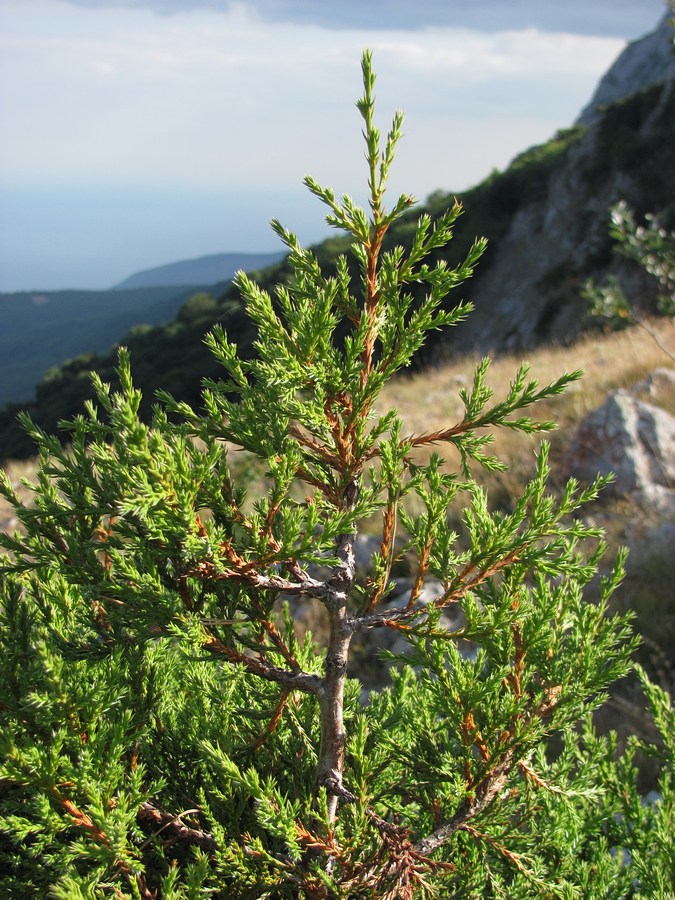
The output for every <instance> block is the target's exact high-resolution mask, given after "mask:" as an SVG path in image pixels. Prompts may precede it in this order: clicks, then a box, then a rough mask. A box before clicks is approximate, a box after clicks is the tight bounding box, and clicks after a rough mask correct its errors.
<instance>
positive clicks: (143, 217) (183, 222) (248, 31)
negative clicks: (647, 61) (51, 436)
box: [0, 0, 665, 291]
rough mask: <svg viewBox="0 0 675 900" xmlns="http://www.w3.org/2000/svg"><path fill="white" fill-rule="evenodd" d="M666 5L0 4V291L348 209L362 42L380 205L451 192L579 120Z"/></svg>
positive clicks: (175, 254)
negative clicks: (408, 195)
mask: <svg viewBox="0 0 675 900" xmlns="http://www.w3.org/2000/svg"><path fill="white" fill-rule="evenodd" d="M664 10H665V6H664V4H663V3H662V2H661V0H593V2H588V0H565V2H557V3H552V2H548V0H513V2H507V0H473V2H471V3H467V2H465V0H463V2H459V0H416V2H415V3H411V2H410V0H370V2H364V0H340V2H319V0H250V2H229V0H191V2H190V0H0V128H1V129H2V134H3V140H2V143H1V144H0V290H4V291H9V290H23V289H26V290H32V289H37V288H40V289H43V290H47V289H57V288H70V287H83V288H96V287H108V286H110V285H112V284H115V283H117V282H120V281H122V280H123V279H124V278H125V277H126V276H127V275H129V274H130V273H131V272H133V271H136V270H139V269H144V268H150V267H153V266H157V265H161V264H164V263H167V262H171V261H173V260H178V259H186V258H190V257H196V256H204V255H206V254H210V253H220V252H225V251H240V252H245V251H250V252H266V251H273V250H276V249H278V241H277V239H276V238H275V236H274V235H273V234H272V232H271V231H270V229H269V227H268V224H267V223H268V221H269V219H270V218H271V217H272V216H276V217H278V218H280V219H281V220H282V221H283V222H284V223H285V224H287V225H288V226H289V227H291V228H293V229H294V230H295V231H297V232H298V234H299V235H300V237H301V238H302V239H303V240H304V241H306V242H307V241H313V240H317V239H320V238H321V237H322V236H323V235H324V234H325V233H326V231H327V229H326V226H325V225H324V224H323V218H322V211H321V208H320V206H319V204H318V202H317V201H315V200H313V199H312V198H311V197H309V196H308V195H307V192H306V191H305V190H304V188H302V186H301V179H302V177H303V175H305V174H307V173H311V174H313V175H315V176H316V177H317V178H318V179H319V180H320V181H322V182H324V183H326V184H330V185H331V186H334V187H335V188H336V189H337V190H339V191H348V192H352V193H354V194H356V196H357V198H360V196H361V191H362V188H361V185H362V184H363V182H364V173H363V166H362V150H361V147H360V126H359V121H358V117H357V113H356V111H355V109H354V105H353V101H354V100H355V98H356V96H357V95H358V92H359V90H360V72H359V65H358V61H359V56H360V53H361V50H362V48H363V47H366V46H368V47H371V48H372V49H373V51H374V55H375V64H376V69H377V71H378V75H379V80H378V92H377V93H378V100H379V111H380V118H381V121H382V124H383V126H385V127H386V124H387V121H388V119H389V117H390V114H391V112H392V111H393V109H394V108H397V107H402V108H403V109H404V110H405V112H406V115H407V119H406V132H407V135H408V136H407V137H406V139H405V140H404V142H403V144H402V146H401V150H400V154H399V159H398V166H397V168H396V170H395V177H394V184H393V186H392V189H393V190H394V191H396V190H405V191H412V192H413V193H414V194H415V195H416V196H418V197H420V198H423V197H424V196H426V195H427V194H428V193H429V192H431V191H433V190H435V189H437V188H441V189H445V190H462V189H464V188H466V187H467V186H469V185H470V184H473V183H476V182H477V181H479V180H480V179H481V178H483V177H485V175H487V174H488V173H489V172H490V171H491V170H492V169H493V168H494V167H499V168H503V167H504V166H505V165H506V164H507V163H508V162H509V160H510V159H511V158H512V157H513V156H514V155H515V154H516V153H518V152H520V151H521V150H523V149H525V148H526V147H528V146H529V145H531V144H533V143H537V142H541V141H543V140H546V139H547V138H548V137H550V136H551V134H553V132H554V131H555V130H556V129H557V128H560V127H565V126H567V125H569V124H571V122H572V121H573V120H574V119H575V118H576V116H577V114H578V113H579V111H580V109H581V108H582V107H583V106H584V105H585V103H586V102H587V101H588V99H589V97H590V95H591V94H592V92H593V89H594V88H595V85H596V83H597V81H598V80H599V78H600V77H601V75H602V74H603V73H604V72H605V71H606V69H607V68H608V67H609V65H610V64H611V63H612V61H613V60H614V59H615V58H616V56H617V55H618V53H619V52H620V51H621V50H622V49H623V47H624V46H625V43H626V41H628V40H633V39H635V38H638V37H641V36H642V35H643V34H645V33H646V32H648V31H650V30H652V29H653V28H654V27H655V26H656V24H657V21H658V20H659V18H660V17H661V15H662V14H663V12H664Z"/></svg>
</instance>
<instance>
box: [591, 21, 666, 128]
mask: <svg viewBox="0 0 675 900" xmlns="http://www.w3.org/2000/svg"><path fill="white" fill-rule="evenodd" d="M672 18H673V16H672V14H671V13H666V15H665V16H664V17H663V19H662V20H661V23H660V25H659V27H658V28H657V29H656V31H654V32H652V33H651V34H648V35H646V36H645V37H643V38H641V39H640V40H638V41H633V42H632V43H630V44H629V45H628V46H627V47H626V49H625V50H624V51H623V53H621V55H620V56H619V57H618V59H617V60H616V62H615V63H614V65H613V66H612V67H611V68H610V69H609V71H608V72H607V74H606V75H605V76H604V77H603V78H602V80H601V81H600V84H599V85H598V87H597V89H596V91H595V93H594V94H593V97H592V99H591V102H590V103H589V104H588V106H586V107H585V109H584V110H583V111H582V113H581V115H580V116H579V118H578V119H577V124H579V125H590V124H592V123H593V122H596V121H597V120H598V119H599V118H600V115H601V110H602V109H603V107H606V106H609V104H610V103H616V101H617V100H622V99H623V98H624V97H628V96H630V95H631V94H634V93H635V92H636V91H642V90H644V89H645V88H648V87H651V86H652V85H654V84H656V83H657V82H660V81H666V80H667V79H669V78H675V52H673V37H674V33H673V26H672V24H671V22H672Z"/></svg>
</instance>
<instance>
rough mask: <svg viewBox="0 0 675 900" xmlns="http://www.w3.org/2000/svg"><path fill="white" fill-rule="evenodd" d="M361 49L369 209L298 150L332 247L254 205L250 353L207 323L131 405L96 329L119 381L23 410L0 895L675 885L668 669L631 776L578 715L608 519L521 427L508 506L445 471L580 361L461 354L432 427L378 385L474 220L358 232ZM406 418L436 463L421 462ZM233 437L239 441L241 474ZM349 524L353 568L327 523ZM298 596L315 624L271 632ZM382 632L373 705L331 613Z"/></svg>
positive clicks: (628, 644) (608, 892)
mask: <svg viewBox="0 0 675 900" xmlns="http://www.w3.org/2000/svg"><path fill="white" fill-rule="evenodd" d="M363 76H364V96H363V98H362V99H361V100H360V101H359V103H358V109H359V111H360V113H361V116H362V117H363V121H364V135H365V140H366V148H367V150H366V156H367V163H368V184H369V190H370V209H369V211H368V212H364V211H362V210H360V209H358V208H357V207H356V206H355V205H354V203H353V202H352V200H351V199H350V198H349V197H347V196H344V197H342V198H340V199H337V198H336V197H335V195H334V194H333V192H332V191H330V190H328V189H325V188H322V187H320V186H319V185H317V184H316V183H315V182H314V181H312V180H311V179H307V186H308V187H309V189H310V190H311V191H312V192H313V193H314V194H316V195H317V197H319V199H320V200H321V201H323V202H324V203H325V204H326V205H327V206H328V209H329V215H328V219H329V221H330V222H331V223H332V224H333V225H335V227H336V228H339V229H341V230H342V231H345V232H347V233H348V235H349V236H350V237H351V239H352V246H351V253H352V254H353V259H352V260H351V261H350V262H348V260H347V259H341V260H340V261H339V263H338V265H337V268H336V270H335V272H333V273H332V274H328V275H327V274H325V273H323V272H322V271H321V269H320V267H319V265H318V263H317V260H316V259H315V257H314V255H313V254H312V253H311V252H310V251H308V250H305V249H303V248H302V247H301V246H300V245H299V244H298V241H297V240H296V238H295V236H294V235H292V234H290V233H289V232H288V231H286V230H285V229H284V228H283V227H282V226H281V225H279V224H278V223H274V228H275V230H276V232H277V233H278V235H279V236H280V238H281V239H282V241H283V242H284V243H285V245H286V246H287V247H288V251H289V254H290V261H291V263H292V268H293V272H294V276H293V278H292V279H291V280H290V281H289V282H288V283H287V284H284V285H281V286H279V288H278V289H277V291H276V293H275V295H274V296H273V297H272V296H270V295H269V294H268V293H266V292H265V291H263V290H261V289H260V288H259V287H258V286H257V285H256V284H255V283H253V282H252V281H250V280H249V279H248V278H247V277H246V276H244V275H241V276H240V277H239V288H240V290H241V292H242V295H243V296H244V298H245V300H246V304H247V308H248V315H249V316H250V318H251V320H252V322H253V323H254V325H255V327H256V328H257V334H258V337H257V343H256V355H255V357H254V358H253V359H250V360H246V361H244V360H242V359H240V358H239V357H238V355H237V348H236V346H234V345H233V344H232V343H231V342H230V340H229V339H228V336H227V334H226V333H225V332H224V331H223V330H219V329H216V330H215V331H214V332H213V333H212V334H211V335H209V337H208V338H207V343H208V345H209V347H210V348H211V350H212V352H213V353H214V354H215V356H216V357H217V359H218V360H219V362H220V364H221V365H222V368H223V372H224V375H223V378H222V380H218V381H215V380H214V381H211V382H209V383H207V384H206V385H205V389H204V394H203V398H204V407H203V410H202V411H195V410H193V409H192V408H190V407H189V406H187V405H185V404H182V403H178V402H175V401H173V400H172V398H171V397H170V396H168V395H163V396H161V397H160V398H159V402H158V405H157V406H156V408H155V412H154V417H153V420H152V422H151V424H150V425H146V424H144V423H143V422H142V421H141V420H140V419H139V417H138V409H139V402H140V394H139V392H138V391H137V390H135V389H134V386H133V383H132V379H131V374H130V364H129V359H128V356H127V354H126V353H125V352H124V351H122V352H121V353H120V357H119V382H120V385H119V389H117V390H113V389H112V388H111V386H110V385H107V384H104V383H102V382H101V380H100V379H98V378H97V377H96V376H93V377H94V385H95V388H96V394H97V398H98V401H97V403H92V404H90V405H89V406H87V408H86V411H85V412H84V413H83V414H82V415H81V416H79V417H78V418H76V419H75V420H74V421H73V422H71V423H70V425H69V428H70V435H71V443H70V446H69V448H68V449H66V450H64V449H62V447H61V446H60V445H59V443H58V441H57V440H56V439H55V438H53V437H50V436H49V435H47V434H45V433H43V432H42V431H40V430H39V429H38V428H37V427H35V426H34V425H32V424H31V422H30V421H29V420H28V419H25V421H24V424H25V427H26V428H27V429H28V431H29V432H30V433H31V435H32V437H33V438H34V440H35V442H36V444H37V446H38V447H39V452H40V456H41V469H40V471H39V474H38V476H37V483H36V484H35V485H34V487H33V503H32V504H30V505H23V504H22V503H21V502H20V501H19V499H18V498H17V497H16V496H15V495H14V492H13V489H12V486H11V484H10V483H9V481H8V480H7V479H6V478H5V480H4V482H3V483H2V486H1V490H2V492H3V494H4V495H5V496H7V497H9V498H10V499H11V500H12V502H13V503H14V505H15V507H16V515H17V517H18V519H19V521H20V524H21V529H20V531H17V533H15V534H14V535H12V536H9V535H5V536H2V538H1V542H2V546H3V547H4V549H5V551H6V552H5V554H4V555H3V556H2V557H1V558H0V576H1V579H2V606H1V610H0V642H1V644H2V649H1V652H0V683H1V684H2V693H1V695H0V722H1V725H2V730H1V737H0V809H1V811H2V819H1V821H0V895H1V896H2V897H9V898H22V897H53V898H61V900H79V898H82V900H84V898H87V900H89V898H102V897H111V898H125V897H128V898H154V897H158V898H164V900H178V898H197V897H215V898H222V900H229V898H251V900H258V898H265V897H267V898H284V897H286V898H300V897H302V898H339V897H343V898H378V900H382V898H384V900H387V898H390V900H394V898H413V897H458V898H485V897H487V898H490V897H495V898H498V897H499V898H502V897H503V898H520V897H523V898H524V897H533V896H542V897H561V898H573V897H579V898H599V897H602V898H613V897H616V898H619V897H656V896H663V897H666V896H669V894H668V891H669V890H671V889H672V883H673V875H674V865H675V863H674V860H673V840H672V833H673V829H672V825H673V823H672V817H673V803H674V800H673V785H672V769H673V757H674V754H675V727H674V724H673V714H672V710H671V708H670V706H669V702H668V698H667V697H666V696H665V695H664V694H663V692H661V691H660V690H659V689H658V688H657V687H655V686H653V685H651V684H650V683H649V682H647V681H646V679H644V683H645V690H646V693H647V696H648V698H649V700H650V703H651V706H652V709H653V711H654V717H655V722H656V725H657V726H658V729H659V731H660V734H661V737H660V739H659V741H658V742H657V743H656V744H655V745H654V746H650V747H648V748H646V749H647V750H648V752H649V753H651V754H653V755H654V756H655V757H657V759H658V761H659V765H660V771H661V773H662V774H661V781H660V784H659V794H660V798H661V799H660V800H658V801H657V802H655V803H652V804H647V803H645V802H643V800H642V799H641V797H640V794H639V792H638V789H637V786H636V785H637V780H636V778H637V776H636V771H637V763H636V759H635V756H636V754H637V753H638V751H639V750H641V749H642V751H644V749H645V748H640V747H639V746H638V744H637V742H633V743H631V744H630V746H629V748H628V750H627V751H626V752H624V753H623V755H621V756H619V755H617V752H616V747H615V743H614V739H613V738H612V737H599V736H598V735H597V734H596V733H595V732H594V730H593V726H592V724H591V721H590V715H591V713H592V711H593V710H594V709H595V708H596V707H597V706H598V705H599V704H600V703H601V702H602V701H603V699H604V698H605V696H606V692H607V690H608V688H609V686H610V685H611V684H612V682H614V681H615V680H616V679H617V678H619V677H620V676H622V675H624V674H625V673H626V672H627V671H628V669H629V667H630V662H629V655H630V651H631V649H632V646H633V642H632V639H631V637H630V634H629V629H628V626H627V623H626V621H625V619H623V618H621V617H617V616H612V615H610V614H608V604H609V600H610V597H611V595H612V592H613V591H614V589H615V588H616V587H617V585H618V583H619V582H620V580H621V576H622V567H621V563H622V560H621V559H620V560H619V561H618V563H617V564H616V566H615V567H614V569H613V570H611V571H607V570H606V569H605V575H604V576H603V577H602V578H599V577H598V576H597V572H598V566H599V561H600V557H601V554H602V550H603V547H602V541H601V535H600V534H599V533H598V532H597V531H596V530H595V529H594V528H591V527H589V526H587V525H586V524H584V523H583V520H582V519H581V518H580V517H579V516H578V510H579V508H580V507H582V506H583V505H584V504H585V503H587V502H588V501H590V500H592V499H593V498H594V497H595V496H596V494H597V491H598V490H599V488H600V487H601V486H602V481H601V480H598V482H597V483H596V484H594V485H593V486H592V487H591V488H589V489H587V490H580V489H579V488H578V486H577V485H576V484H575V483H574V482H570V483H569V484H568V485H567V487H566V488H565V489H564V490H563V491H562V492H559V493H558V494H557V495H556V496H554V495H552V494H550V493H548V492H547V477H548V472H549V468H548V461H547V447H546V445H545V444H544V445H543V446H542V447H541V449H540V450H539V452H538V457H537V460H538V461H537V470H536V475H535V476H534V478H533V480H532V482H531V484H529V485H528V486H527V488H526V490H525V492H524V493H523V496H522V497H518V498H514V502H513V507H512V509H511V511H509V512H508V513H504V512H493V511H491V509H490V506H489V505H488V498H487V497H486V496H485V494H484V492H483V491H482V490H481V489H480V488H479V487H478V486H477V484H476V483H475V481H474V480H473V478H472V471H473V470H474V469H475V468H476V467H481V466H482V467H486V468H489V469H495V468H498V467H500V466H501V463H500V462H499V460H497V459H496V458H494V457H493V456H491V455H489V452H488V451H489V446H488V445H489V441H490V434H491V431H492V430H493V429H495V428H498V427H507V428H511V429H515V430H518V431H522V432H524V433H525V434H531V433H537V432H541V431H545V430H546V429H548V428H550V427H552V426H551V424H550V423H541V422H539V423H537V422H535V421H534V420H532V419H530V418H529V417H528V415H527V412H526V411H527V409H528V408H529V407H530V406H532V405H533V404H534V403H536V402H537V401H538V400H540V399H543V398H547V397H550V396H552V395H554V394H557V393H559V392H560V391H562V390H563V389H564V388H565V386H566V385H567V384H568V383H569V382H570V381H572V380H574V379H575V378H577V377H578V376H579V373H573V374H571V375H564V376H562V377H561V378H560V379H559V380H558V381H556V382H555V383H553V384H550V385H547V386H544V387H540V386H538V385H537V384H536V383H535V382H533V381H531V380H529V379H528V375H527V368H526V367H522V368H521V369H520V370H519V372H518V373H517V374H516V376H515V377H514V379H513V382H512V384H511V387H510V390H509V391H508V394H507V396H506V397H504V398H501V399H496V400H493V398H492V393H491V391H490V389H489V388H488V386H487V376H488V361H487V360H486V361H485V362H483V363H482V364H481V365H480V366H479V367H478V368H477V370H476V374H475V379H474V383H473V386H472V388H471V389H470V390H467V391H465V392H463V393H462V400H463V403H464V415H463V416H462V417H461V419H460V420H459V421H458V422H456V423H454V424H449V425H448V427H447V428H446V429H444V430H441V431H436V432H430V433H425V434H411V435H407V434H405V433H404V431H403V426H402V423H401V420H400V418H399V416H398V414H397V412H396V410H390V411H384V412H383V411H381V410H379V409H378V405H377V404H378V397H379V396H380V393H381V391H382V388H383V386H384V385H385V383H386V382H387V381H388V379H390V378H392V377H393V376H394V375H395V374H396V373H397V372H398V371H400V370H401V369H402V368H405V367H406V366H407V365H408V364H409V362H410V360H411V358H412V356H413V354H415V352H416V351H417V350H418V349H419V348H420V347H421V346H422V345H423V344H424V341H425V338H426V337H427V335H428V334H429V332H430V331H432V330H433V329H441V328H447V327H454V326H456V325H458V323H460V322H461V320H462V319H463V318H464V317H465V316H466V315H467V314H468V313H469V311H470V305H469V304H468V303H464V302H458V303H455V304H451V303H448V297H449V295H450V292H451V291H452V290H453V289H455V288H457V287H458V286H460V285H462V284H463V282H465V281H466V279H467V278H468V277H469V276H470V275H471V273H472V271H473V269H474V266H475V265H476V263H477V261H478V259H479V257H480V255H481V253H482V251H483V249H484V242H483V241H481V240H478V241H476V242H475V243H474V245H473V247H472V248H471V249H470V251H469V253H468V256H467V257H466V259H464V260H463V261H460V262H459V263H458V265H457V266H456V267H455V268H449V267H448V265H447V264H446V263H445V262H439V263H435V264H434V263H430V262H429V259H430V255H431V254H432V251H433V250H435V249H436V248H438V247H442V246H444V245H445V244H446V243H447V242H448V241H449V240H450V238H451V235H452V229H453V227H454V225H455V222H456V220H457V218H458V216H459V215H460V213H461V208H460V206H459V205H458V204H455V205H454V206H453V207H452V208H451V209H450V210H449V211H448V212H446V213H445V214H444V215H442V216H441V217H440V218H439V219H438V220H437V221H436V222H435V223H432V222H431V221H430V219H429V218H428V217H426V216H423V217H422V218H421V219H420V221H419V223H418V226H417V232H416V234H415V236H414V240H413V241H412V243H411V245H410V247H409V248H408V249H407V250H404V249H402V248H400V247H396V248H394V249H391V250H387V251H386V252H385V251H384V250H383V249H382V246H383V238H384V236H385V234H386V232H387V229H388V228H389V226H390V225H391V223H392V222H394V221H395V220H396V219H397V218H398V217H399V216H400V215H401V214H402V213H403V212H404V211H405V210H407V209H408V208H409V207H410V205H411V203H412V202H413V201H412V199H411V198H410V197H408V196H405V195H404V196H402V197H400V198H399V199H398V200H397V201H396V202H395V203H394V205H393V207H392V208H391V209H390V210H387V209H386V208H385V206H384V205H383V197H384V191H385V185H386V181H387V176H388V173H389V169H390V166H391V164H392V160H393V158H394V152H395V148H396V144H397V142H398V139H399V137H400V132H401V121H402V119H401V116H400V115H397V116H395V118H394V122H393V126H392V128H391V131H390V132H389V134H388V135H387V137H386V138H385V140H384V149H381V143H380V135H379V132H378V130H377V128H376V127H375V125H374V120H373V111H374V94H373V85H374V75H373V72H372V68H371V58H370V55H369V54H365V55H364V57H363ZM413 284H421V285H423V287H424V299H422V300H421V301H419V300H418V301H413V298H412V296H411V293H410V285H413ZM431 445H435V446H441V447H445V449H446V450H447V452H448V455H449V456H448V462H447V463H446V462H444V460H443V459H442V458H441V457H440V456H439V455H437V454H433V455H431V457H430V458H429V459H428V462H424V461H423V460H424V459H427V458H428V456H426V455H425V453H424V451H425V448H429V447H430V446H431ZM238 451H246V454H245V456H246V458H254V459H256V460H259V461H261V462H262V464H263V465H264V467H265V471H266V479H267V489H266V491H264V492H263V493H262V495H261V496H257V497H254V498H247V497H246V495H245V490H244V488H245V484H242V483H241V480H240V479H239V478H238V477H237V472H240V473H241V470H242V466H241V465H240V464H238V463H237V460H238V459H241V458H242V454H241V453H238ZM244 481H245V479H244ZM458 510H460V511H462V516H463V518H462V519H461V521H462V522H463V524H462V526H461V528H457V522H458V521H459V520H460V518H459V517H458ZM373 522H379V523H380V540H379V547H378V549H377V551H376V552H375V553H374V554H373V556H372V560H371V565H370V570H369V571H370V575H369V576H368V577H367V578H365V577H363V576H361V575H359V573H357V571H356V566H355V561H354V543H355V539H356V536H357V535H358V534H359V532H360V531H361V530H362V529H363V527H364V524H365V523H368V527H369V529H370V530H371V531H372V528H373ZM452 523H455V524H454V528H453V524H452ZM455 529H457V530H455ZM404 558H405V559H406V560H410V559H412V560H413V563H412V576H413V577H412V580H411V582H409V584H410V587H409V593H408V595H407V599H406V600H405V602H404V603H402V604H401V603H397V604H393V605H392V604H391V603H390V602H389V601H390V600H391V597H392V591H393V587H394V582H393V580H392V572H395V571H396V567H397V566H400V564H401V560H402V559H404ZM357 575H359V577H357ZM592 580H593V582H594V584H593V592H592V596H593V598H594V599H593V600H591V599H589V595H588V586H589V583H590V582H591V581H592ZM425 585H427V586H428V585H435V586H436V588H437V589H436V590H435V594H434V596H433V597H432V599H431V600H430V601H429V599H428V597H426V595H425V598H426V599H425V602H422V593H423V588H424V587H425ZM307 607H312V608H314V610H315V611H316V610H319V611H320V610H323V612H324V614H325V619H326V622H327V625H326V629H325V631H326V637H325V640H322V641H319V640H317V639H315V638H313V637H312V635H311V634H309V633H308V634H307V635H306V636H305V637H304V639H302V640H300V638H299V637H298V636H297V635H296V630H295V623H296V619H297V614H298V611H302V610H303V609H304V608H307ZM448 611H452V612H453V613H454V614H455V615H454V620H455V621H456V622H457V623H458V624H457V627H456V628H455V630H454V631H449V630H448V629H447V628H446V627H444V626H443V619H442V616H443V614H444V613H445V612H448ZM381 629H391V630H393V631H394V632H396V635H397V636H398V637H401V638H403V639H404V640H405V641H406V646H407V647H408V651H407V653H406V654H404V655H402V656H400V657H395V656H393V655H392V654H390V657H391V658H392V661H393V662H394V663H395V664H394V665H393V666H392V669H391V684H390V686H388V687H386V688H383V689H381V690H376V691H372V692H371V693H370V696H369V698H368V699H367V701H366V700H363V698H362V693H363V692H362V686H361V684H360V682H359V681H358V679H353V678H347V665H348V662H349V659H350V650H351V645H352V640H353V638H354V637H355V636H358V637H359V640H362V641H367V639H368V636H369V635H370V634H372V633H373V632H376V631H377V630H381Z"/></svg>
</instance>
